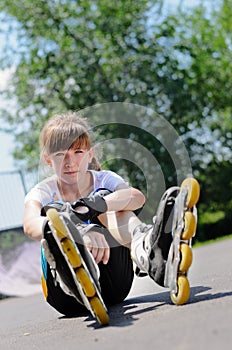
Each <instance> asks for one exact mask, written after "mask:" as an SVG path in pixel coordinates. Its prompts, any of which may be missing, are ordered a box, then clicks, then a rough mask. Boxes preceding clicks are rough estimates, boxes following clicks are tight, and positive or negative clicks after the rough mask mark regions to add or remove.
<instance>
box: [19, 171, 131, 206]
mask: <svg viewBox="0 0 232 350" xmlns="http://www.w3.org/2000/svg"><path fill="white" fill-rule="evenodd" d="M89 171H90V172H91V174H92V176H93V187H94V190H96V189H98V188H106V189H108V190H110V191H112V192H113V191H115V189H116V187H117V186H118V185H119V184H122V183H125V181H124V180H123V178H122V177H121V176H119V175H117V174H116V173H114V172H113V171H110V170H100V171H96V170H89ZM29 200H34V201H37V202H40V203H41V205H42V206H44V205H47V204H48V203H51V202H52V201H62V196H61V194H60V191H59V188H58V185H57V176H56V175H53V176H50V177H48V178H47V179H45V180H43V181H41V182H39V183H38V184H37V185H35V187H33V188H32V189H31V190H30V191H29V192H28V194H27V195H26V197H25V203H26V202H27V201H29Z"/></svg>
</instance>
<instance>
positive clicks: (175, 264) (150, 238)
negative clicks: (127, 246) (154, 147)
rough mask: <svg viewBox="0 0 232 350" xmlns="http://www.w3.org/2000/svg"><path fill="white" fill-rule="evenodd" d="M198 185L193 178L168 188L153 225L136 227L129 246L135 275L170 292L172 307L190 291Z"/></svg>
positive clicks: (183, 301) (183, 299)
mask: <svg viewBox="0 0 232 350" xmlns="http://www.w3.org/2000/svg"><path fill="white" fill-rule="evenodd" d="M199 194H200V189H199V184H198V182H197V181H196V180H195V179H193V178H188V179H185V180H184V181H183V183H182V184H181V187H171V188H170V189H168V190H167V191H166V192H165V193H164V195H163V197H162V198H161V201H160V204H159V206H158V210H157V215H156V216H155V217H154V219H153V225H145V224H142V225H139V226H138V227H137V228H136V230H135V232H134V237H133V239H132V243H131V255H132V259H133V260H134V262H135V264H136V271H135V272H136V273H137V275H139V276H140V275H144V274H148V275H149V276H150V277H151V278H152V279H153V280H154V281H155V282H156V283H157V284H159V285H160V286H163V287H167V288H169V289H170V297H171V300H172V302H173V303H174V304H176V305H181V304H184V303H186V302H187V300H188V298H189V295H190V287H189V282H188V279H187V271H188V269H189V267H190V265H191V263H192V249H191V240H192V237H193V236H194V235H195V231H196V223H197V210H196V207H195V205H196V203H197V201H198V198H199Z"/></svg>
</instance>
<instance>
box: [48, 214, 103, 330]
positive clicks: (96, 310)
mask: <svg viewBox="0 0 232 350" xmlns="http://www.w3.org/2000/svg"><path fill="white" fill-rule="evenodd" d="M46 215H47V217H48V219H49V221H50V223H51V224H52V227H53V230H54V231H55V232H54V233H55V234H54V238H55V239H56V241H57V243H58V245H59V246H60V248H61V250H62V251H63V255H64V256H65V258H66V261H67V263H68V265H69V266H70V271H71V273H72V275H73V279H74V282H75V283H76V286H77V289H78V290H79V292H80V294H81V295H82V298H83V302H84V304H85V305H86V307H87V308H88V309H89V310H90V311H91V313H92V315H93V316H94V317H96V319H97V320H98V322H99V323H100V325H102V326H106V325H107V324H108V323H109V316H108V313H107V309H106V307H105V305H104V302H103V300H102V298H101V296H100V293H99V292H98V290H97V288H96V287H95V283H94V281H93V280H92V277H90V274H89V272H88V269H87V267H86V265H85V262H84V260H83V259H82V257H81V254H80V252H79V250H78V248H77V246H76V244H75V242H74V240H73V238H72V236H70V233H69V230H68V229H67V228H66V225H65V223H64V222H63V220H62V219H61V217H60V216H59V214H58V212H57V210H56V209H53V208H51V209H49V210H48V211H47V213H46ZM56 237H57V238H58V240H57V238H56ZM76 280H77V281H78V282H77V281H76ZM80 285H81V288H80Z"/></svg>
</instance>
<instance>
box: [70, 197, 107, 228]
mask: <svg viewBox="0 0 232 350" xmlns="http://www.w3.org/2000/svg"><path fill="white" fill-rule="evenodd" d="M71 206H72V208H73V209H74V210H76V212H77V215H78V217H79V218H80V219H81V220H83V221H86V220H91V221H92V220H93V219H94V218H95V217H97V216H98V215H100V214H102V213H105V212H106V211H107V205H106V201H105V199H104V198H103V197H101V196H100V195H96V194H95V195H94V196H92V197H90V198H81V199H78V200H77V201H76V202H74V203H72V205H71ZM80 207H86V208H87V209H88V211H87V212H86V213H79V212H78V208H80Z"/></svg>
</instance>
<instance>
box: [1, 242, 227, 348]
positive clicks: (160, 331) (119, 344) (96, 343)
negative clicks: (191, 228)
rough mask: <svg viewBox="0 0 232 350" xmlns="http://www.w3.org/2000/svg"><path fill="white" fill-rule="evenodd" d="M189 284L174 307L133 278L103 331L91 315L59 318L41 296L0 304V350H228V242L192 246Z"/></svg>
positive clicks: (161, 293) (163, 293) (145, 281)
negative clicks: (182, 302) (187, 297)
mask: <svg viewBox="0 0 232 350" xmlns="http://www.w3.org/2000/svg"><path fill="white" fill-rule="evenodd" d="M189 280H190V284H191V297H190V300H189V302H188V303H187V304H186V305H183V306H175V305H173V304H172V303H171V301H170V295H169V291H168V290H167V289H164V288H161V287H159V286H157V285H156V284H154V283H153V282H152V281H151V280H150V279H149V278H147V277H145V278H136V279H135V281H134V284H133V287H132V290H131V292H130V294H129V296H128V298H127V299H126V300H125V302H124V303H122V304H120V305H116V306H114V307H112V308H110V310H109V316H110V324H109V326H107V327H100V326H99V325H98V323H97V322H96V321H95V320H94V319H93V318H92V317H91V316H90V315H89V314H86V315H83V316H81V317H78V318H66V317H63V316H62V315H60V314H58V313H57V312H56V311H55V310H54V309H52V308H51V307H50V306H49V305H48V304H47V303H46V302H45V301H44V299H43V296H42V293H40V294H35V295H31V296H26V297H18V298H7V299H4V300H0V315H1V316H0V317H1V318H0V349H1V350H19V349H22V350H29V349H30V350H32V349H38V350H39V349H44V350H60V349H67V350H72V349H73V350H74V349H75V350H76V349H78V350H85V349H86V350H87V349H88V350H91V349H96V350H98V349H101V350H104V349H107V350H109V349H112V350H116V349H117V350H118V349H120V350H123V349H130V348H131V349H133V350H137V349H138V350H140V349H141V350H144V349H146V350H149V349H152V350H153V349H155V350H159V349H162V350H166V349H172V350H176V349H178V350H182V349H185V350H193V349H194V350H195V349H197V350H201V349H207V348H208V349H210V350H214V349H215V350H216V349H217V350H218V349H221V350H227V349H228V350H230V349H231V348H232V328H231V325H232V240H231V239H229V240H225V241H222V242H219V243H214V244H211V245H208V246H203V247H199V248H195V249H194V250H193V264H192V266H191V268H190V271H189Z"/></svg>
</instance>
